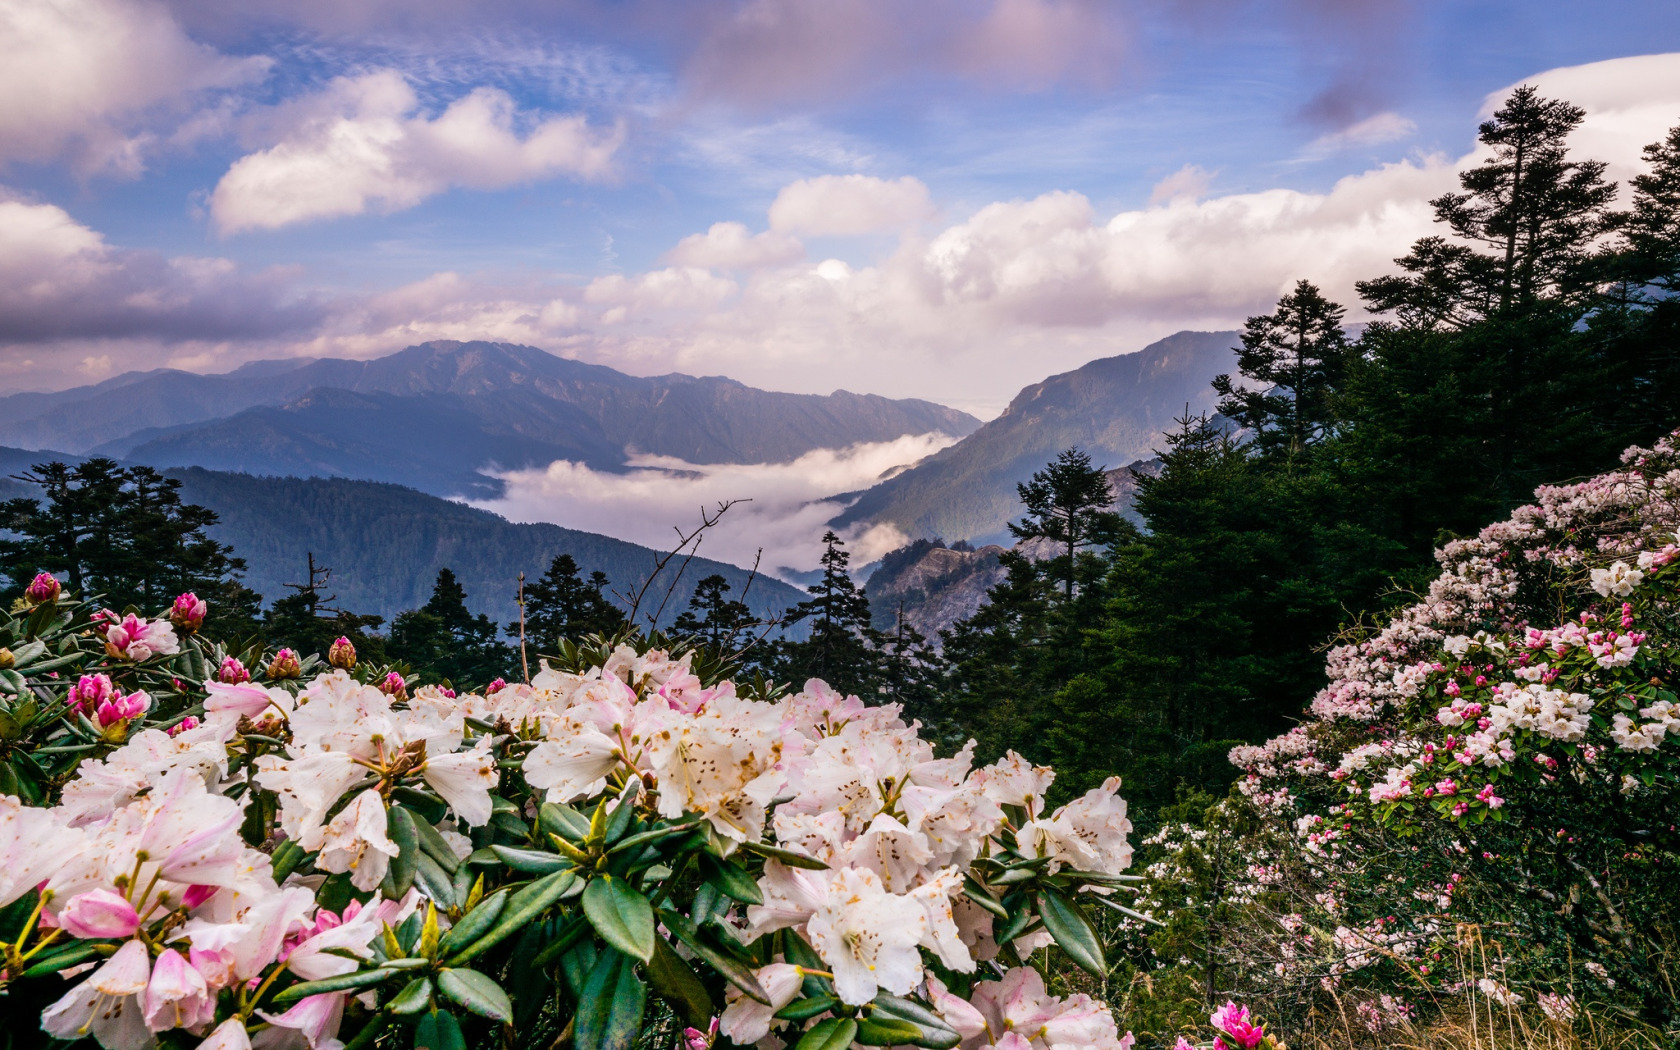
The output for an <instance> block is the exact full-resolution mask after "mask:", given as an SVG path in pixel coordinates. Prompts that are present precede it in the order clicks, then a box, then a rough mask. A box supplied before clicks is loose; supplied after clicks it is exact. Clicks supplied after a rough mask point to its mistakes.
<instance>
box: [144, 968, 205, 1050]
mask: <svg viewBox="0 0 1680 1050" xmlns="http://www.w3.org/2000/svg"><path fill="white" fill-rule="evenodd" d="M144 1012H145V1016H146V1027H147V1028H150V1029H151V1030H152V1031H154V1032H162V1031H165V1030H167V1029H170V1028H197V1027H199V1026H200V1025H204V1024H208V1023H210V1022H211V1021H213V1020H215V1017H216V997H215V995H214V994H213V993H212V992H211V991H210V986H209V985H208V984H207V983H206V982H205V980H204V975H203V974H201V973H199V972H198V970H197V969H195V968H194V967H193V965H192V964H191V963H189V962H188V961H187V960H186V959H185V958H184V957H182V955H181V953H180V952H178V951H175V950H174V949H172V948H170V949H165V950H164V952H163V953H162V954H161V955H159V956H158V957H157V961H156V962H154V963H153V964H152V979H151V981H150V983H148V984H147V985H146V998H145V1010H144Z"/></svg>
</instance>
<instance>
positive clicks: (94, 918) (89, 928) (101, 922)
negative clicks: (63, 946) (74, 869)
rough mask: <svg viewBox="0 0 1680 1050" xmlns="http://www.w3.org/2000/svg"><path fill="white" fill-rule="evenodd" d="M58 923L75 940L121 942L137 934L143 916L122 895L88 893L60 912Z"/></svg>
mask: <svg viewBox="0 0 1680 1050" xmlns="http://www.w3.org/2000/svg"><path fill="white" fill-rule="evenodd" d="M58 924H59V925H60V926H62V927H63V928H64V932H65V933H68V934H70V936H72V937H80V938H82V939H84V940H120V939H122V938H125V937H132V936H134V931H135V930H137V929H139V928H140V914H139V913H138V912H136V911H135V910H134V905H132V904H130V903H129V902H128V898H126V897H123V896H122V895H120V894H117V893H113V892H111V891H110V890H89V891H88V892H87V893H82V894H78V895H77V896H75V897H72V898H70V900H69V902H68V903H66V904H65V905H64V907H63V908H61V909H59V912H58Z"/></svg>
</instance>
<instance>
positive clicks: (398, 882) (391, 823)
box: [381, 806, 420, 900]
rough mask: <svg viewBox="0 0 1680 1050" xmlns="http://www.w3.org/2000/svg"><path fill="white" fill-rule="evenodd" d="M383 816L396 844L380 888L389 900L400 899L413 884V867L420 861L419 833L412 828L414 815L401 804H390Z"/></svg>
mask: <svg viewBox="0 0 1680 1050" xmlns="http://www.w3.org/2000/svg"><path fill="white" fill-rule="evenodd" d="M385 816H386V820H385V824H386V827H387V828H388V829H389V833H390V836H391V841H392V842H394V843H396V845H397V855H396V856H395V857H392V858H391V866H390V867H389V868H387V869H385V885H384V886H382V887H381V889H382V891H383V892H384V894H385V896H386V897H387V898H389V899H390V900H400V899H401V898H402V895H403V894H405V893H407V892H408V888H409V887H410V886H412V885H414V873H415V868H416V866H417V865H418V864H419V863H420V834H419V832H417V831H415V830H414V816H413V815H412V814H411V813H409V811H408V810H406V809H404V808H402V807H401V806H392V807H391V808H390V809H388V810H386V812H385Z"/></svg>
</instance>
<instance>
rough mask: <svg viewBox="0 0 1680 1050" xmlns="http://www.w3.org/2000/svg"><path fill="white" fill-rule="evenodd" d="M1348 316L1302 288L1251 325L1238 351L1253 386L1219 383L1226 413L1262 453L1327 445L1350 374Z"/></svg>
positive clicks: (1307, 284) (1306, 284) (1306, 285)
mask: <svg viewBox="0 0 1680 1050" xmlns="http://www.w3.org/2000/svg"><path fill="white" fill-rule="evenodd" d="M1346 312H1347V311H1346V310H1345V309H1343V308H1342V307H1341V306H1339V305H1337V304H1336V303H1333V302H1331V301H1330V300H1328V299H1326V298H1325V297H1324V295H1323V293H1321V292H1320V291H1319V290H1318V287H1317V286H1316V285H1314V284H1313V283H1312V282H1311V281H1300V282H1298V283H1297V284H1296V285H1295V290H1294V291H1293V292H1290V293H1289V294H1288V295H1286V296H1284V297H1283V298H1282V299H1279V300H1278V304H1277V309H1276V310H1275V311H1274V312H1272V313H1270V314H1262V315H1260V316H1258V317H1250V318H1249V319H1248V323H1247V324H1246V325H1244V327H1243V336H1242V349H1241V350H1239V351H1237V368H1238V371H1239V372H1240V373H1241V374H1242V376H1243V377H1244V378H1246V379H1248V380H1249V383H1248V384H1247V385H1244V386H1238V385H1237V384H1236V383H1235V382H1234V381H1233V380H1232V379H1231V377H1230V376H1229V375H1222V376H1216V377H1214V380H1213V389H1214V391H1215V392H1216V393H1218V394H1219V395H1220V398H1221V400H1220V402H1219V411H1220V412H1222V413H1223V414H1225V415H1226V416H1229V417H1230V418H1231V419H1234V420H1236V421H1237V422H1238V423H1240V424H1242V425H1243V426H1245V427H1248V428H1249V429H1251V430H1253V431H1254V432H1255V435H1256V438H1255V440H1256V441H1257V442H1258V443H1259V445H1260V447H1261V448H1262V449H1268V450H1270V449H1279V448H1281V449H1284V450H1286V451H1291V452H1299V451H1300V450H1301V449H1304V448H1306V447H1307V446H1308V445H1310V444H1313V443H1315V442H1317V441H1318V440H1320V439H1321V438H1322V437H1323V436H1324V434H1325V433H1326V431H1327V430H1328V429H1329V428H1330V426H1331V425H1332V423H1333V421H1334V411H1333V409H1332V405H1331V400H1332V396H1333V394H1334V393H1335V391H1336V389H1337V387H1338V386H1339V385H1340V384H1341V381H1342V377H1343V375H1344V374H1345V372H1346V369H1347V358H1348V354H1349V352H1350V351H1349V348H1348V343H1347V337H1346V336H1345V335H1343V333H1342V317H1343V315H1344V314H1345V313H1346Z"/></svg>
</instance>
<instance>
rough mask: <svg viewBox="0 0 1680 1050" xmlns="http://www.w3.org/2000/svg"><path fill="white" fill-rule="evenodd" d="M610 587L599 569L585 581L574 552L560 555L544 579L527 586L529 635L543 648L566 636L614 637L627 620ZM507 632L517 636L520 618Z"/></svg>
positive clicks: (526, 621)
mask: <svg viewBox="0 0 1680 1050" xmlns="http://www.w3.org/2000/svg"><path fill="white" fill-rule="evenodd" d="M606 587H607V576H606V574H605V573H603V572H601V571H600V570H598V569H597V570H596V571H595V572H592V573H590V575H589V579H587V580H585V579H584V578H583V576H582V573H581V572H580V571H579V569H578V563H577V560H576V559H574V558H573V557H572V556H571V555H570V554H561V555H557V556H556V557H555V559H554V560H553V561H552V562H550V563H549V566H548V571H547V572H545V573H543V576H542V579H540V580H537V581H536V582H535V583H532V584H530V585H528V586H527V587H526V588H525V636H526V637H527V638H529V639H531V640H532V641H533V642H534V643H535V644H536V645H537V647H538V648H539V650H542V651H547V650H548V649H549V648H550V647H552V646H554V645H555V644H556V643H557V642H559V640H560V639H562V638H567V639H573V640H576V639H579V638H582V637H584V636H585V635H591V634H599V635H603V636H608V637H610V636H612V635H613V634H614V633H616V632H617V631H618V630H619V629H620V628H621V627H623V626H624V624H625V619H624V613H623V612H621V611H620V610H619V608H618V606H616V605H614V604H613V603H612V602H611V601H610V600H609V599H608V598H607V597H606V594H605V591H606ZM507 632H508V634H509V635H511V636H513V637H515V638H517V637H518V636H519V621H517V620H515V621H514V622H512V623H510V624H508V626H507Z"/></svg>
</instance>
